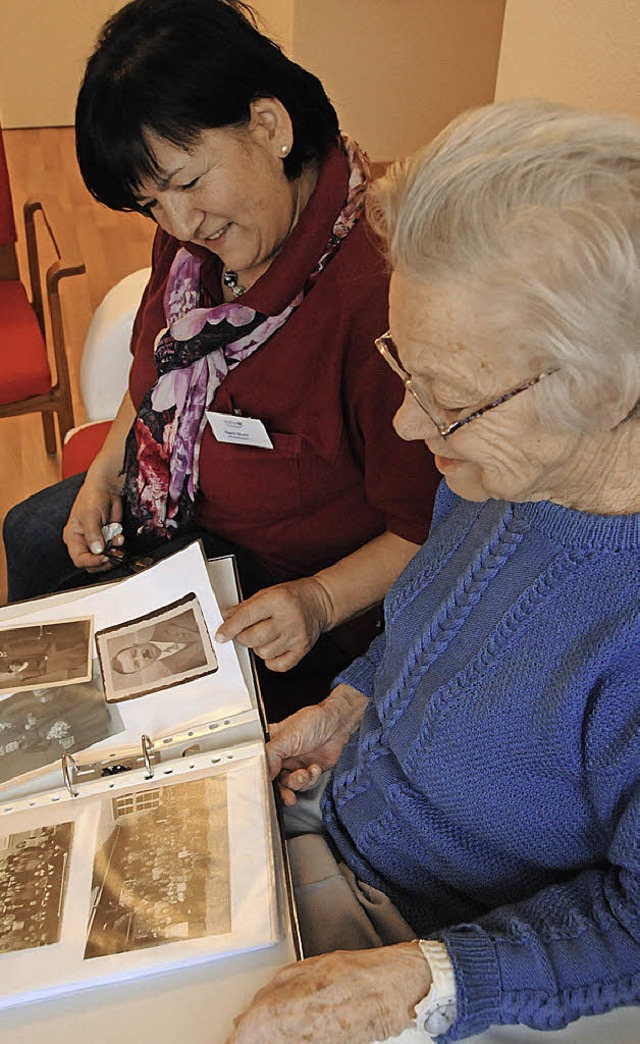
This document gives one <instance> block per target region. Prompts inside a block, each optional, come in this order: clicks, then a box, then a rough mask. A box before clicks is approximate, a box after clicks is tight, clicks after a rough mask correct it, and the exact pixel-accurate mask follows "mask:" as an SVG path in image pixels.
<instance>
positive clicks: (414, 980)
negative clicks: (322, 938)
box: [228, 942, 431, 1044]
mask: <svg viewBox="0 0 640 1044" xmlns="http://www.w3.org/2000/svg"><path fill="white" fill-rule="evenodd" d="M430 986H431V973H430V971H429V965H428V964H427V962H426V961H425V959H424V957H423V956H422V954H421V952H420V949H419V947H418V944H417V942H410V943H399V944H398V945H397V946H384V947H380V948H378V949H374V950H356V951H345V950H338V951H337V952H336V953H329V954H325V955H324V956H322V957H311V958H309V959H308V960H305V961H300V963H298V964H292V965H289V966H288V967H287V968H283V969H282V971H280V972H278V973H277V975H276V976H275V978H274V979H272V981H271V982H270V983H269V984H268V986H265V987H264V988H263V989H261V990H259V991H258V993H257V994H256V996H255V997H254V999H253V1001H252V1004H251V1007H250V1008H249V1009H248V1010H247V1011H246V1012H245V1013H244V1015H241V1016H240V1017H239V1018H238V1019H236V1020H235V1027H236V1028H235V1030H234V1032H233V1033H232V1034H231V1037H230V1038H229V1041H228V1044H273V1042H274V1041H314V1042H315V1041H327V1040H330V1041H332V1044H333V1042H335V1044H341V1042H344V1044H371V1041H375V1040H378V1041H381V1040H385V1039H386V1038H387V1037H390V1036H395V1035H397V1034H399V1033H401V1032H402V1031H403V1030H404V1029H406V1028H407V1027H408V1026H410V1025H411V1022H412V1019H413V1018H414V1010H413V1009H414V1007H415V1005H416V1004H417V1003H418V1001H420V1000H421V999H422V998H423V997H424V996H425V995H426V994H427V992H428V991H429V987H430Z"/></svg>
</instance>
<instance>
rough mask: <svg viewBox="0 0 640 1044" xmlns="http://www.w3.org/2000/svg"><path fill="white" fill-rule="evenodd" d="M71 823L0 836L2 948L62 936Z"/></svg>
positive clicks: (17, 947)
mask: <svg viewBox="0 0 640 1044" xmlns="http://www.w3.org/2000/svg"><path fill="white" fill-rule="evenodd" d="M72 836H73V824H72V823H56V824H55V825H54V826H46V827H39V828H38V829H36V830H29V831H25V832H23V833H16V834H9V835H6V836H4V837H2V836H0V953H11V952H15V951H16V950H29V949H33V948H34V947H38V946H50V945H51V944H52V943H56V942H58V941H59V939H60V929H61V925H62V909H63V905H64V897H65V891H66V887H67V874H68V867H69V852H70V850H71V839H72Z"/></svg>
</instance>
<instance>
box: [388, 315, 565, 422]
mask: <svg viewBox="0 0 640 1044" xmlns="http://www.w3.org/2000/svg"><path fill="white" fill-rule="evenodd" d="M375 346H376V348H377V349H378V351H379V352H380V355H381V356H382V358H383V359H384V361H385V362H386V363H388V365H389V366H390V367H391V369H392V370H393V372H394V373H395V374H397V376H398V377H399V378H400V380H401V381H402V383H403V384H404V386H405V388H406V389H407V391H408V392H409V393H410V394H411V395H412V396H413V398H414V399H415V400H416V402H417V403H418V406H419V407H420V409H421V410H422V411H423V412H424V413H426V415H427V417H428V418H429V420H430V421H431V423H432V424H433V425H434V427H435V428H437V430H438V432H439V434H440V436H441V437H442V438H443V439H448V438H449V436H450V435H453V433H454V431H458V429H459V428H463V427H464V426H465V424H470V423H471V421H474V420H477V419H478V417H482V416H483V414H485V413H488V412H489V410H495V408H496V406H501V405H502V403H503V402H508V401H509V399H513V397H514V396H515V395H519V394H520V392H523V391H526V390H527V388H532V387H533V385H534V384H538V383H539V382H540V381H541V380H543V379H544V378H545V377H549V376H550V375H551V374H552V373H557V367H556V368H555V369H553V370H545V371H544V373H540V374H538V376H537V377H532V378H531V380H529V381H525V383H524V384H519V385H518V387H517V388H512V389H511V391H508V392H505V393H504V395H501V396H500V397H499V398H498V399H494V401H493V402H489V403H487V405H486V406H480V407H479V408H478V409H477V410H473V412H472V413H469V414H468V415H467V416H466V417H459V418H457V419H456V420H452V421H450V422H449V423H448V424H444V423H442V421H438V420H436V417H435V413H436V412H437V411H434V408H433V406H432V405H431V404H429V405H428V406H427V405H425V403H424V402H423V398H424V393H421V394H420V395H418V393H417V391H416V390H415V388H414V386H413V378H412V376H411V374H410V373H407V371H406V370H405V368H404V366H403V365H402V363H401V362H400V361H399V360H398V358H397V357H396V351H397V349H396V346H395V345H394V343H393V340H392V338H391V331H390V330H387V332H386V333H384V334H382V337H378V338H376V341H375ZM444 412H445V413H447V412H448V413H450V414H453V413H459V412H460V411H459V410H448V411H447V410H445V411H444Z"/></svg>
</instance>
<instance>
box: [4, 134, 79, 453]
mask: <svg viewBox="0 0 640 1044" xmlns="http://www.w3.org/2000/svg"><path fill="white" fill-rule="evenodd" d="M55 211H56V207H55V204H54V203H53V202H52V201H47V203H46V211H45V205H44V203H43V202H42V201H41V200H33V199H30V200H28V201H27V202H26V203H25V205H24V227H25V237H26V247H27V262H28V270H29V282H30V287H31V299H29V297H28V294H27V290H26V288H25V286H24V284H23V282H22V281H21V278H20V271H19V267H18V257H17V253H16V246H15V244H16V238H17V236H16V227H15V222H14V217H13V206H12V200H11V188H10V185H9V173H8V169H7V163H6V157H5V152H4V145H3V142H2V129H1V128H0V417H13V416H18V415H21V414H24V413H34V412H35V413H41V414H42V424H43V428H44V441H45V446H46V450H47V453H48V454H49V455H53V454H55V452H56V435H55V427H54V423H53V414H54V413H56V414H57V416H58V429H59V434H60V445H61V446H62V443H63V441H64V436H65V435H66V433H67V431H68V430H69V429H70V428H72V427H73V423H74V418H73V404H72V401H71V383H70V380H69V366H68V362H67V355H66V351H65V343H64V327H63V322H62V308H61V301H60V282H61V281H62V280H63V279H66V278H67V277H68V276H72V275H81V274H82V273H83V272H84V271H85V266H84V264H83V263H82V261H81V260H80V259H79V258H77V256H75V254H76V251H75V250H74V249H73V248H71V250H69V249H67V250H66V253H65V255H64V256H63V251H62V249H61V246H60V243H59V240H58V239H57V238H56V235H55V234H54V231H53V225H52V221H55V223H56V225H57V227H58V229H60V228H61V225H62V223H61V222H60V221H59V219H58V220H57V221H56V219H55V216H54V215H55ZM38 229H40V230H42V231H45V232H46V233H47V234H48V237H49V239H50V241H51V243H52V244H53V251H54V253H55V257H56V260H55V261H54V262H53V263H52V264H51V265H50V266H49V268H48V269H47V272H46V275H45V278H44V285H45V287H46V302H47V310H48V318H49V328H50V351H49V348H48V346H47V323H46V322H45V304H44V298H43V283H42V278H41V273H40V265H41V260H40V256H39V252H38ZM72 255H74V256H72ZM51 363H53V368H54V372H55V384H54V381H53V377H52V372H51Z"/></svg>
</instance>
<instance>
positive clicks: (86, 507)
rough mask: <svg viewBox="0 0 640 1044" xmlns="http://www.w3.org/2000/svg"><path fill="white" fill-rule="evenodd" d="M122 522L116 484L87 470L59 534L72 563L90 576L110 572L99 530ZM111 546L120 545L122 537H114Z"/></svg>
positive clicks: (103, 541)
mask: <svg viewBox="0 0 640 1044" xmlns="http://www.w3.org/2000/svg"><path fill="white" fill-rule="evenodd" d="M121 521H122V497H121V495H120V492H119V489H118V487H117V485H116V483H114V482H111V481H109V480H108V479H106V478H105V476H103V475H102V474H101V473H100V472H93V473H92V469H91V468H90V469H89V471H88V472H87V477H86V479H85V481H84V483H83V484H82V486H81V487H80V491H79V493H78V496H77V497H76V499H75V501H74V502H73V507H72V508H71V513H70V515H69V518H68V519H67V524H66V526H65V527H64V530H63V532H62V538H63V540H64V542H65V544H66V545H67V551H68V552H69V556H70V557H71V560H72V562H73V564H74V565H75V566H77V568H78V569H86V570H87V572H89V573H101V572H104V570H105V569H111V563H110V562H109V560H108V559H107V558H105V556H104V555H103V554H102V551H103V550H104V546H105V539H104V536H103V533H102V527H103V526H107V525H109V523H111V522H121ZM112 543H113V544H115V545H121V544H123V543H124V537H122V536H116V537H114V539H113V541H112Z"/></svg>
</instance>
